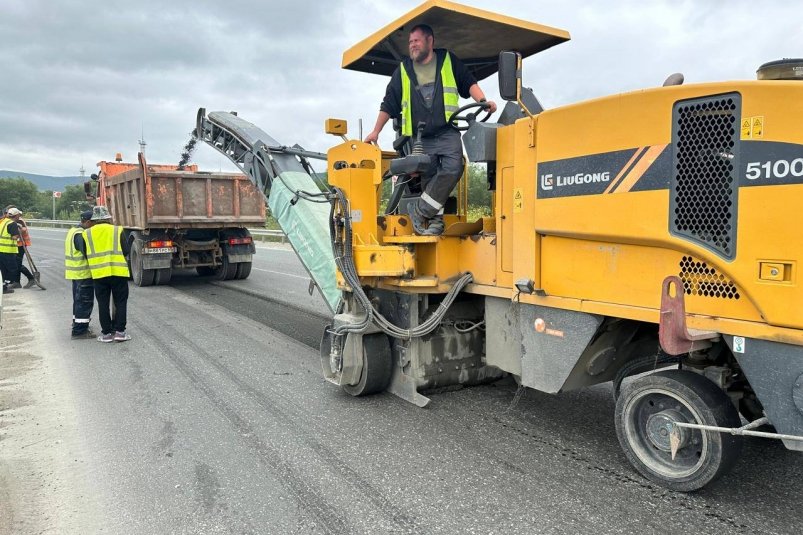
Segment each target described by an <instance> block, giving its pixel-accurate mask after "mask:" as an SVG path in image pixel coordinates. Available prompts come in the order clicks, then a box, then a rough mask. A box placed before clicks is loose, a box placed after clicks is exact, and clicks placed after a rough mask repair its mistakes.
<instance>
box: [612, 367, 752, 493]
mask: <svg viewBox="0 0 803 535" xmlns="http://www.w3.org/2000/svg"><path fill="white" fill-rule="evenodd" d="M672 422H681V423H692V424H701V425H709V426H716V427H728V428H730V427H739V426H740V420H739V413H738V412H737V411H736V408H735V407H734V406H733V403H732V402H731V400H730V398H729V397H728V396H727V394H725V392H724V391H722V389H720V388H719V387H718V386H717V385H716V384H714V383H713V382H711V381H710V380H708V379H706V378H705V377H703V376H701V375H698V374H696V373H693V372H689V371H682V370H670V371H663V372H658V373H654V374H652V375H647V376H645V377H640V378H638V379H636V380H635V381H633V382H632V383H631V384H630V385H628V386H627V387H626V388H625V390H624V391H623V392H622V395H620V396H619V399H618V400H617V403H616V434H617V436H618V437H619V443H620V444H621V445H622V449H624V452H625V455H626V456H627V458H628V460H629V461H630V463H631V464H632V465H633V466H634V467H635V468H636V470H638V471H639V472H640V473H641V474H642V475H643V476H645V477H646V478H647V479H650V480H652V481H655V482H656V483H658V484H660V485H663V486H665V487H667V488H670V489H672V490H676V491H681V492H689V491H693V490H697V489H700V488H702V487H704V486H705V485H707V484H708V483H710V482H711V481H714V480H715V479H717V478H719V477H721V476H722V475H723V474H725V473H727V472H728V471H729V470H730V469H731V468H732V467H733V465H734V464H735V463H736V460H737V459H738V458H739V454H740V453H741V448H742V441H741V440H739V439H738V438H737V437H734V436H732V435H728V434H723V433H718V432H714V431H702V430H697V429H689V428H677V432H676V434H675V438H676V439H677V440H678V441H679V442H678V444H677V449H676V452H675V456H674V458H673V456H672V441H671V437H672V430H673V428H674V427H675V426H673V425H672Z"/></svg>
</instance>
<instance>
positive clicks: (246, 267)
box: [234, 262, 251, 280]
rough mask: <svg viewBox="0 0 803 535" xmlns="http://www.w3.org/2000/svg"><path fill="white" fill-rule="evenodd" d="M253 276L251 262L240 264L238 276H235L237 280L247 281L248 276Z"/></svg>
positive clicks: (238, 265)
mask: <svg viewBox="0 0 803 535" xmlns="http://www.w3.org/2000/svg"><path fill="white" fill-rule="evenodd" d="M250 274H251V262H240V263H239V264H237V274H236V275H235V276H234V278H235V279H240V280H242V279H247V278H248V276H249V275H250Z"/></svg>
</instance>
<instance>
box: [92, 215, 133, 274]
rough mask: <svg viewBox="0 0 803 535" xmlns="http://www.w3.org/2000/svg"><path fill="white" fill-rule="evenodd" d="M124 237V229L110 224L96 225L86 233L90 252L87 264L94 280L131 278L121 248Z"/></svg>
mask: <svg viewBox="0 0 803 535" xmlns="http://www.w3.org/2000/svg"><path fill="white" fill-rule="evenodd" d="M122 237H123V228H122V227H118V226H117V225H111V224H108V223H102V224H98V225H95V226H93V227H92V228H89V229H87V230H86V231H85V232H84V242H85V243H86V245H87V250H88V251H89V254H88V255H87V262H88V263H89V270H90V271H91V272H92V278H93V279H102V278H104V277H128V276H130V272H129V270H128V263H127V262H126V261H125V257H124V256H123V251H122V248H121V247H120V243H121V241H122Z"/></svg>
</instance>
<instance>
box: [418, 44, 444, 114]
mask: <svg viewBox="0 0 803 535" xmlns="http://www.w3.org/2000/svg"><path fill="white" fill-rule="evenodd" d="M437 67H438V61H437V58H436V57H435V55H434V54H433V55H432V59H431V60H430V62H429V63H417V62H415V61H414V62H413V70H414V71H415V77H416V78H417V79H418V87H417V88H416V89H418V92H419V93H421V96H422V97H424V104H426V106H427V108H428V109H429V108H431V107H432V96H433V95H434V94H435V78H436V76H437V70H436V69H437Z"/></svg>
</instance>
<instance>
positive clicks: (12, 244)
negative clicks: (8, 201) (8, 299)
mask: <svg viewBox="0 0 803 535" xmlns="http://www.w3.org/2000/svg"><path fill="white" fill-rule="evenodd" d="M20 215H22V212H21V211H20V210H19V209H17V208H14V207H13V206H12V207H10V208H8V211H7V212H6V214H5V217H4V218H3V219H2V220H0V273H2V276H3V277H2V278H3V293H4V294H7V293H13V292H14V290H12V289H11V285H12V284H13V283H14V282H15V281H16V280H18V279H19V271H17V237H18V236H19V235H20V231H19V225H18V224H17V221H18V220H19V218H20Z"/></svg>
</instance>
